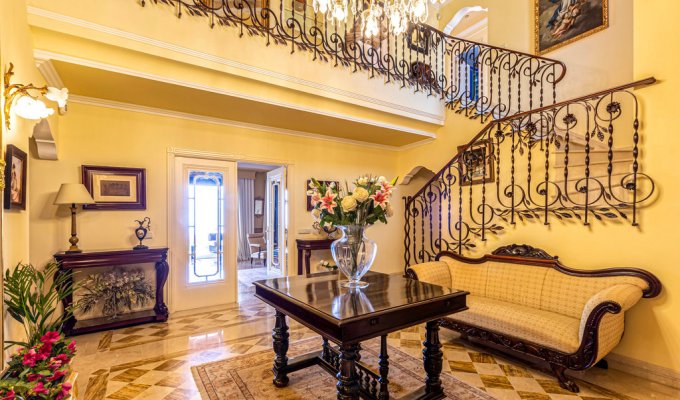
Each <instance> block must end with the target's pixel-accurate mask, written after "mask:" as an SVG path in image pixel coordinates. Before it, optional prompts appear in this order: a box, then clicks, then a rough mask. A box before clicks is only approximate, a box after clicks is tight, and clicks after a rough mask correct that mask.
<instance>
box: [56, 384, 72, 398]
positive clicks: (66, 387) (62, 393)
mask: <svg viewBox="0 0 680 400" xmlns="http://www.w3.org/2000/svg"><path fill="white" fill-rule="evenodd" d="M70 391H71V384H70V383H68V382H64V383H62V384H61V391H60V392H59V394H58V395H57V399H56V400H61V399H63V398H64V397H66V396H68V393H69V392H70Z"/></svg>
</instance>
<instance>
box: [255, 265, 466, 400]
mask: <svg viewBox="0 0 680 400" xmlns="http://www.w3.org/2000/svg"><path fill="white" fill-rule="evenodd" d="M343 278H344V277H342V276H340V275H338V273H335V272H323V273H319V274H313V275H307V276H294V277H289V278H278V279H267V280H262V281H257V282H255V283H254V284H255V297H257V298H259V299H260V300H262V301H264V302H265V303H267V304H269V305H270V306H272V307H274V308H275V310H276V321H275V324H274V334H273V335H272V337H273V339H274V352H275V353H276V357H275V359H274V368H273V372H274V385H276V386H277V387H284V386H286V385H287V384H288V376H287V375H288V374H289V373H291V372H293V371H297V370H300V369H303V368H307V367H310V366H312V365H319V366H321V367H322V368H324V369H325V370H326V371H328V372H330V373H332V374H336V376H337V378H338V384H337V393H338V399H343V400H354V399H359V398H360V397H362V398H365V399H380V400H386V399H388V398H389V389H388V382H389V381H388V372H389V362H388V358H389V357H388V355H387V334H389V333H390V332H394V331H398V330H400V329H404V328H408V327H410V326H413V325H417V324H421V323H426V338H425V342H424V343H423V345H424V350H423V363H424V367H425V371H426V374H427V376H426V377H425V380H424V383H425V385H424V386H423V387H421V388H419V389H418V390H416V391H415V392H413V393H411V394H410V395H408V396H407V397H405V398H406V399H428V400H432V399H440V398H443V397H444V392H443V389H442V385H441V380H440V379H439V375H440V373H441V370H442V359H443V353H442V351H441V343H440V342H439V320H438V319H439V318H442V317H444V316H447V315H450V314H452V313H455V312H459V311H463V310H466V309H467V306H466V296H467V295H468V294H469V293H468V292H465V291H459V290H455V289H449V288H445V287H441V286H437V285H432V284H429V283H425V282H420V281H416V280H412V279H409V278H405V277H403V276H401V275H386V274H381V273H377V272H369V273H368V274H366V275H365V276H364V277H363V280H365V281H366V282H368V283H369V286H368V287H367V288H364V289H361V290H356V289H355V290H349V289H346V288H343V287H340V285H339V280H341V279H343ZM286 316H288V317H290V318H293V319H294V320H296V321H298V322H299V323H301V324H302V325H304V326H306V327H308V328H309V329H311V330H313V331H315V332H317V333H319V334H320V335H321V336H322V338H323V346H322V348H321V349H320V351H318V352H313V353H310V354H306V355H303V356H300V357H297V358H295V359H291V360H289V359H288V358H287V357H286V353H287V351H288V337H289V335H288V325H287V324H286ZM375 337H380V338H381V340H380V341H381V346H380V347H381V350H380V357H379V360H380V361H379V367H380V368H379V374H376V373H374V372H372V371H371V370H370V369H369V368H368V367H367V366H366V365H364V364H363V363H362V362H361V361H360V359H361V355H360V350H361V346H360V343H361V342H362V341H365V340H368V339H372V338H375ZM329 341H331V342H333V343H335V344H337V345H338V347H337V348H336V347H334V346H331V345H329Z"/></svg>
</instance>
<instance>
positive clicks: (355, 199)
mask: <svg viewBox="0 0 680 400" xmlns="http://www.w3.org/2000/svg"><path fill="white" fill-rule="evenodd" d="M396 181H397V178H394V179H393V180H391V181H388V180H387V179H385V177H382V176H381V177H377V178H376V177H372V176H362V177H360V178H358V179H357V180H355V181H354V182H353V184H354V188H353V189H352V190H350V188H349V185H348V184H347V183H345V188H344V190H343V189H342V188H340V187H338V186H336V185H334V184H331V185H325V184H322V183H319V181H318V180H316V179H312V185H311V188H310V190H309V193H308V194H309V195H310V196H311V202H312V206H313V207H314V209H313V210H312V215H313V216H314V218H316V219H318V221H319V224H320V225H321V226H324V227H329V228H331V227H337V228H338V229H340V230H341V232H342V237H341V238H340V239H338V240H336V241H335V242H333V244H332V245H331V253H332V255H333V259H334V260H335V263H336V265H337V266H338V269H339V270H340V271H341V272H342V273H343V274H344V275H345V276H347V281H343V282H342V283H341V285H342V286H344V287H348V288H363V287H366V286H368V283H367V282H364V281H362V280H361V277H362V276H364V274H366V272H368V270H369V269H370V268H371V265H372V264H373V261H374V260H375V256H376V254H377V251H378V246H377V244H376V243H375V242H374V241H373V240H371V239H368V238H367V237H366V235H365V233H366V228H367V227H369V226H371V225H373V224H375V223H377V222H382V223H385V224H386V223H387V218H389V217H391V216H392V215H393V213H394V212H393V211H392V205H391V204H390V202H389V200H390V198H391V196H392V190H393V188H394V185H395V183H396Z"/></svg>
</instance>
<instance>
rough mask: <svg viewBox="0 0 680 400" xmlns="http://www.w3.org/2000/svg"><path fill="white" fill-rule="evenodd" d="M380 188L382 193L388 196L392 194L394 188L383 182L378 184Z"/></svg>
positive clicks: (387, 182)
mask: <svg viewBox="0 0 680 400" xmlns="http://www.w3.org/2000/svg"><path fill="white" fill-rule="evenodd" d="M380 186H381V187H382V191H383V192H385V193H387V194H388V195H390V194H392V188H394V186H392V184H391V183H390V182H389V181H386V180H385V181H382V182H380Z"/></svg>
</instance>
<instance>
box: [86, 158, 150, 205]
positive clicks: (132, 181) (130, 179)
mask: <svg viewBox="0 0 680 400" xmlns="http://www.w3.org/2000/svg"><path fill="white" fill-rule="evenodd" d="M82 174H83V177H82V179H83V185H85V187H86V188H87V190H88V192H90V195H92V198H93V199H94V204H86V205H84V206H83V207H84V208H85V209H88V210H146V170H145V169H144V168H123V167H100V166H93V165H83V167H82Z"/></svg>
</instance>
